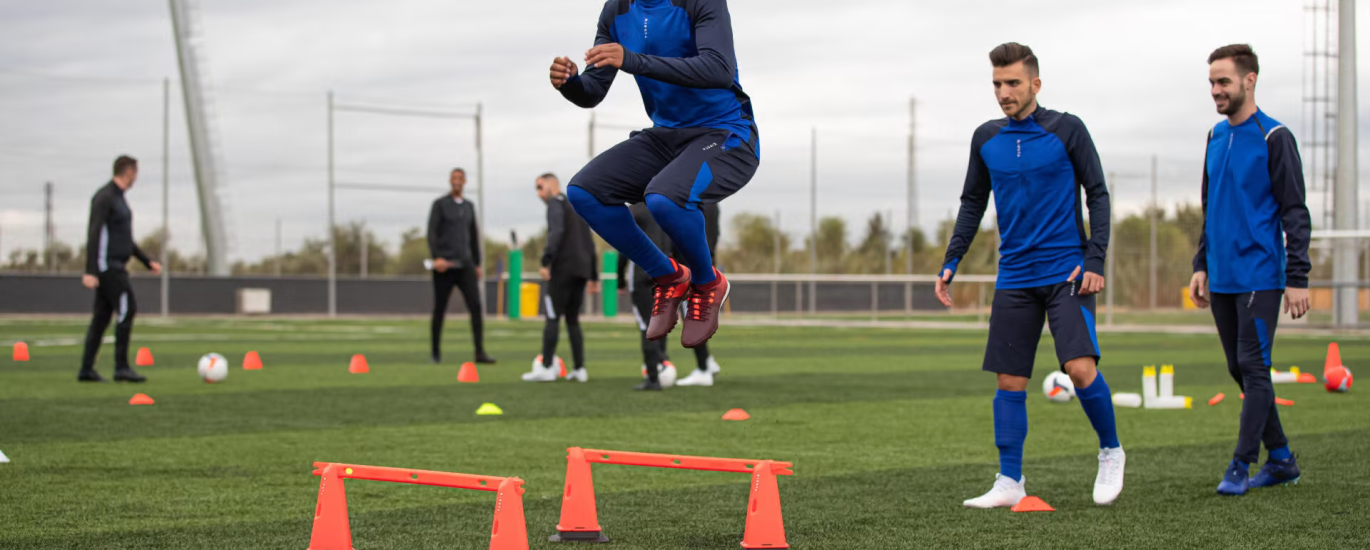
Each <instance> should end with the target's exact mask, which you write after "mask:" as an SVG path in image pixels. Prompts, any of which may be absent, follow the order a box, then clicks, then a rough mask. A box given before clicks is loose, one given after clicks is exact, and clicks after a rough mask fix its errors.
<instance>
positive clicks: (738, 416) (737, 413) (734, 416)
mask: <svg viewBox="0 0 1370 550" xmlns="http://www.w3.org/2000/svg"><path fill="white" fill-rule="evenodd" d="M751 417H752V415H750V414H747V411H744V410H742V409H733V410H730V411H728V412H725V413H723V419H724V420H746V419H748V418H751Z"/></svg>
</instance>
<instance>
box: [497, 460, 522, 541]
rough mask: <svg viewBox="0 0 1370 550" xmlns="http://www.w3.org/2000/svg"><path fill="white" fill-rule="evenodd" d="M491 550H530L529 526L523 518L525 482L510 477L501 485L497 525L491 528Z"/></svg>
mask: <svg viewBox="0 0 1370 550" xmlns="http://www.w3.org/2000/svg"><path fill="white" fill-rule="evenodd" d="M490 550H528V526H527V525H526V524H525V523H524V518H523V480H522V479H519V478H516V477H510V478H505V479H504V481H501V482H500V483H499V497H498V498H497V499H496V500H495V524H494V525H492V526H491V527H490Z"/></svg>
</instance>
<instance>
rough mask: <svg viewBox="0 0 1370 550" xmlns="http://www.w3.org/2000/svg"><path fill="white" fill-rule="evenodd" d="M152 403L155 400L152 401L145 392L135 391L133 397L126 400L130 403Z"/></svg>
mask: <svg viewBox="0 0 1370 550" xmlns="http://www.w3.org/2000/svg"><path fill="white" fill-rule="evenodd" d="M153 403H156V401H153V400H152V398H151V397H148V396H147V394H146V393H135V394H133V397H132V398H130V399H129V400H128V404H130V405H151V404H153Z"/></svg>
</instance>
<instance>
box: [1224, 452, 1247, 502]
mask: <svg viewBox="0 0 1370 550" xmlns="http://www.w3.org/2000/svg"><path fill="white" fill-rule="evenodd" d="M1250 475H1251V474H1250V473H1249V472H1247V465H1246V464H1245V463H1243V462H1242V461H1240V460H1237V459H1232V464H1229V465H1228V466H1227V473H1226V474H1223V482H1222V483H1219V484H1218V494H1220V495H1225V496H1229V497H1239V496H1242V495H1244V494H1246V490H1247V488H1248V487H1249V484H1248V483H1247V478H1248V477H1249V476H1250Z"/></svg>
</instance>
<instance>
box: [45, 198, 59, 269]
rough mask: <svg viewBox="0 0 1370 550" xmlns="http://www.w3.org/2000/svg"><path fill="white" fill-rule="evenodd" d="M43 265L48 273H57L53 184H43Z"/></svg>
mask: <svg viewBox="0 0 1370 550" xmlns="http://www.w3.org/2000/svg"><path fill="white" fill-rule="evenodd" d="M43 213H44V214H43V264H44V265H46V266H47V268H48V271H53V272H55V271H57V265H56V264H55V263H53V258H52V242H53V240H54V239H53V227H52V182H47V183H44V184H43Z"/></svg>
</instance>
